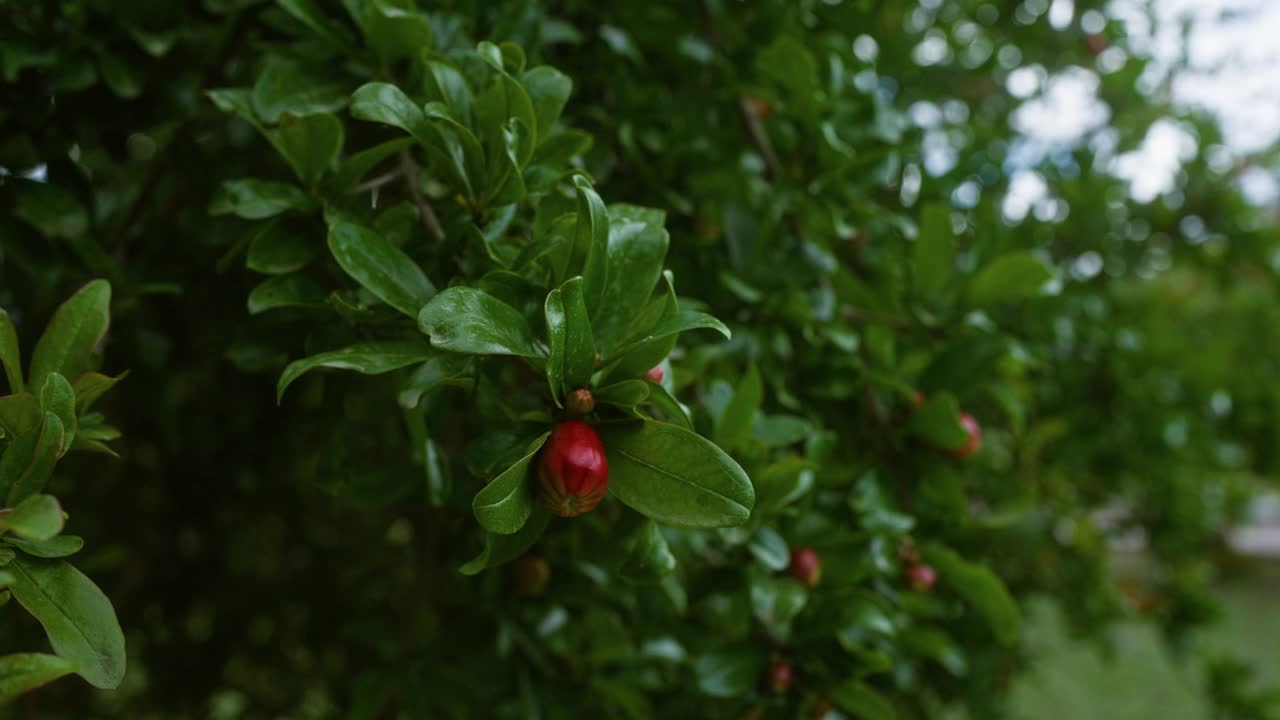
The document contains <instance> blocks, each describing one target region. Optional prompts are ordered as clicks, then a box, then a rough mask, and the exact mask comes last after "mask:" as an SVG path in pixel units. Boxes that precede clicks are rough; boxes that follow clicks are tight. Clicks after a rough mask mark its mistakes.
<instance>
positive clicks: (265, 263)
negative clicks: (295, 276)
mask: <svg viewBox="0 0 1280 720" xmlns="http://www.w3.org/2000/svg"><path fill="white" fill-rule="evenodd" d="M316 240H319V238H312V239H308V238H307V237H305V236H304V235H303V234H302V233H299V232H297V230H295V229H293V228H291V227H289V226H288V225H287V224H285V223H282V222H280V221H279V220H278V219H277V220H273V221H271V222H269V223H267V224H266V225H264V226H263V228H262V231H261V232H259V233H258V234H257V235H254V236H253V240H251V241H250V242H249V252H248V254H247V255H246V256H245V262H244V265H245V267H247V268H249V269H250V270H253V271H254V272H260V273H263V274H264V275H285V274H288V273H291V272H296V271H298V270H301V269H302V268H304V267H306V265H307V263H309V262H311V260H312V259H314V258H315V256H316V251H315V245H316V243H315V241H316Z"/></svg>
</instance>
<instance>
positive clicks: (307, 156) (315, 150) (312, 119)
mask: <svg viewBox="0 0 1280 720" xmlns="http://www.w3.org/2000/svg"><path fill="white" fill-rule="evenodd" d="M343 138H344V133H343V129H342V121H341V120H339V119H338V118H337V116H336V115H333V114H331V113H316V114H314V115H304V116H301V117H299V116H296V115H293V114H292V113H285V114H283V115H281V116H280V127H279V129H278V130H277V131H276V134H275V140H276V142H275V145H276V148H277V149H278V150H279V151H280V154H281V155H284V158H285V160H288V161H289V165H290V166H291V167H293V171H294V173H296V174H297V176H298V179H299V180H301V181H302V184H303V185H307V186H312V185H315V184H316V183H317V182H318V181H319V180H320V178H321V176H323V175H324V174H325V173H327V172H328V171H329V170H330V169H331V168H332V167H333V166H334V165H335V164H336V163H337V161H338V155H339V154H340V153H341V152H342V143H343Z"/></svg>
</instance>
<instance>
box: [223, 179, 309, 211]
mask: <svg viewBox="0 0 1280 720" xmlns="http://www.w3.org/2000/svg"><path fill="white" fill-rule="evenodd" d="M314 206H315V202H314V201H313V200H312V199H311V198H310V197H309V196H308V195H307V194H306V193H304V192H303V191H302V189H301V188H299V187H298V186H296V185H290V184H289V183H282V182H276V181H274V180H258V179H256V178H244V179H242V180H228V181H227V182H224V183H223V184H222V187H221V188H219V189H218V192H217V194H216V195H214V198H213V200H212V201H211V202H210V203H209V213H210V214H212V215H227V214H231V215H235V216H237V217H242V218H244V219H246V220H263V219H266V218H269V217H275V216H276V215H279V214H280V213H283V212H289V211H291V210H298V211H302V210H310V209H312V208H313V207H314Z"/></svg>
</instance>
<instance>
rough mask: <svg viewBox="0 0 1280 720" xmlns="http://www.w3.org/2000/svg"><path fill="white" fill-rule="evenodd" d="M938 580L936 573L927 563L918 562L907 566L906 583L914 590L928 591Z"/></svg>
mask: <svg viewBox="0 0 1280 720" xmlns="http://www.w3.org/2000/svg"><path fill="white" fill-rule="evenodd" d="M937 582H938V573H937V571H936V570H934V569H933V568H932V567H929V566H928V565H921V564H919V563H916V564H913V565H908V566H907V584H908V585H910V586H911V589H912V590H915V591H916V592H929V591H930V590H932V589H933V586H934V584H935V583H937Z"/></svg>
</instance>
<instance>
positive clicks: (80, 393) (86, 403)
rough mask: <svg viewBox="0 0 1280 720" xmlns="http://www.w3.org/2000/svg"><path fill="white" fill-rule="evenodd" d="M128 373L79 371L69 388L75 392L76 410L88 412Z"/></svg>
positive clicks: (81, 412) (81, 413)
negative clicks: (113, 375)
mask: <svg viewBox="0 0 1280 720" xmlns="http://www.w3.org/2000/svg"><path fill="white" fill-rule="evenodd" d="M128 374H129V372H128V371H125V372H122V373H120V374H119V375H116V376H115V377H110V376H108V375H103V374H102V373H100V372H92V371H91V372H86V373H81V374H80V375H79V376H77V377H76V379H75V380H73V381H72V382H71V388H72V390H74V391H75V394H76V412H77V413H79V414H80V415H83V414H85V413H87V412H89V408H91V407H93V404H94V403H95V402H97V400H98V398H100V397H102V396H103V394H105V393H106V392H107V391H108V390H110V389H111V388H113V387H115V384H116V383H118V382H120V381H121V380H123V379H125V377H126V376H127V375H128ZM33 427H34V425H33Z"/></svg>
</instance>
